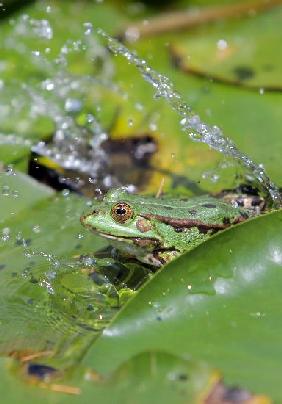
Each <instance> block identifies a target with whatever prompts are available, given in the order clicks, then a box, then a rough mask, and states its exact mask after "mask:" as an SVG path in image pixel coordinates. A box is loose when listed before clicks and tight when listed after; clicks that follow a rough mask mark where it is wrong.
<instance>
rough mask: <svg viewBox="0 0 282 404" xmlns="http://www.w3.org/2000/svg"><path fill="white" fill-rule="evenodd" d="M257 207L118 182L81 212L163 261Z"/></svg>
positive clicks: (147, 258)
mask: <svg viewBox="0 0 282 404" xmlns="http://www.w3.org/2000/svg"><path fill="white" fill-rule="evenodd" d="M253 215H254V211H253V210H251V209H247V208H244V207H241V206H238V204H236V205H234V204H230V203H228V202H225V201H224V200H222V199H219V198H217V197H214V196H210V195H201V196H195V197H191V198H186V197H178V198H176V197H171V196H169V195H167V196H166V195H164V196H161V197H158V198H156V197H154V196H150V195H138V194H132V193H129V192H128V191H127V190H126V189H123V188H119V189H113V190H111V191H109V192H108V193H107V194H105V196H104V197H103V199H102V200H101V201H96V202H95V203H94V205H93V207H92V210H91V211H90V212H89V213H86V214H84V215H82V216H81V219H80V220H81V223H82V225H83V226H84V227H86V228H88V229H90V230H91V231H94V232H95V233H97V234H99V235H100V236H102V237H105V238H107V239H109V241H110V244H111V245H112V246H113V247H115V248H117V249H118V250H119V251H121V252H122V253H123V254H126V255H127V256H129V257H134V258H135V259H137V260H138V261H140V262H142V263H145V264H149V265H151V266H153V267H161V266H163V265H164V264H167V263H168V262H170V261H171V260H173V259H174V258H176V257H177V256H179V255H180V254H183V253H184V252H186V251H189V250H192V249H193V248H195V247H197V246H198V245H199V244H201V243H203V242H204V241H206V240H207V239H208V238H210V237H211V236H212V235H214V234H215V233H217V232H220V231H222V230H225V229H227V228H228V227H230V226H232V225H235V224H238V223H241V222H243V221H245V220H246V219H248V218H250V217H251V216H253Z"/></svg>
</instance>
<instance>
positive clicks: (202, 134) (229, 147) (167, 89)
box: [96, 28, 282, 207]
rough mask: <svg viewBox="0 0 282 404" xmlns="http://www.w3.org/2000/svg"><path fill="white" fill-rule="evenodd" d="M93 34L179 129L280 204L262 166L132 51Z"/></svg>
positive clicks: (279, 196) (107, 38)
mask: <svg viewBox="0 0 282 404" xmlns="http://www.w3.org/2000/svg"><path fill="white" fill-rule="evenodd" d="M96 32H97V33H98V35H100V36H101V37H103V38H104V39H105V40H106V43H107V45H108V47H109V49H110V50H111V51H112V52H113V53H114V54H115V55H121V56H123V57H125V58H126V59H127V60H128V62H129V63H131V64H133V65H135V66H136V67H137V69H138V70H139V72H140V73H141V75H142V77H143V78H144V80H146V81H147V82H149V83H150V84H151V86H152V87H153V88H154V89H155V90H156V93H155V97H156V98H164V99H165V100H166V101H167V102H168V103H169V104H170V105H171V107H172V108H173V109H174V110H175V111H176V112H177V113H178V114H179V115H180V117H181V120H180V125H181V127H182V130H183V131H184V132H185V133H187V134H188V135H189V137H190V138H191V139H192V140H194V141H196V142H202V143H206V144H207V145H209V146H210V147H211V148H212V149H214V150H217V151H219V152H220V153H223V154H224V155H225V156H230V157H232V158H233V159H235V160H237V161H239V162H240V163H241V164H242V165H243V166H244V167H245V168H247V169H248V171H249V172H250V173H251V174H252V176H253V177H254V178H255V179H256V180H257V181H258V182H259V183H260V185H261V187H262V188H263V190H264V191H266V192H267V194H269V195H270V196H271V198H272V200H273V204H274V205H275V206H276V207H279V206H281V205H282V195H281V193H280V192H279V189H278V187H277V186H276V185H275V184H274V183H273V182H272V181H271V180H270V178H269V177H268V175H267V174H266V172H265V170H264V168H263V166H262V164H257V163H255V162H254V161H253V160H252V159H251V158H250V157H249V156H247V155H246V154H243V153H242V152H240V150H239V149H238V148H237V147H236V145H235V144H234V143H233V142H232V140H231V139H229V138H228V137H225V136H224V135H223V132H222V130H221V129H220V128H219V127H218V126H215V125H213V126H210V125H208V124H206V123H204V122H203V121H201V119H200V117H199V116H198V115H197V114H195V113H194V112H193V110H192V109H191V107H190V106H189V105H188V104H186V103H185V102H184V101H183V100H182V98H181V96H180V94H178V92H177V91H175V89H174V86H173V84H172V83H171V82H170V80H169V79H168V78H167V77H166V76H164V75H162V74H160V73H158V72H156V71H155V70H154V69H152V68H151V67H150V66H149V65H148V64H147V62H146V61H145V60H144V59H140V58H139V57H138V56H137V55H136V54H135V53H134V52H131V51H130V50H129V49H128V48H127V47H126V46H124V45H123V44H122V43H120V42H119V41H118V40H116V39H115V38H113V37H111V36H109V35H108V34H107V33H106V32H105V31H103V30H102V29H100V28H98V29H97V30H96Z"/></svg>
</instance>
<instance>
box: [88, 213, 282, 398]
mask: <svg viewBox="0 0 282 404" xmlns="http://www.w3.org/2000/svg"><path fill="white" fill-rule="evenodd" d="M281 226H282V214H281V211H280V212H275V213H271V214H268V215H265V216H262V217H259V218H257V219H254V220H250V221H249V222H246V223H244V224H242V225H239V226H236V227H235V228H232V229H229V230H227V231H225V232H223V233H221V234H219V235H217V236H215V237H213V238H212V239H210V240H209V241H207V242H206V243H204V244H202V245H201V246H199V247H198V248H196V249H195V250H193V251H191V252H190V253H187V254H186V255H184V256H182V257H180V258H179V259H177V260H175V261H174V262H172V263H171V264H169V265H167V266H166V267H165V268H164V269H163V270H162V271H161V272H160V273H159V274H158V275H157V276H155V278H154V279H153V280H152V281H151V282H149V283H148V284H147V285H146V287H145V288H143V289H142V290H140V292H139V294H138V295H137V296H136V297H135V299H133V300H132V301H131V302H130V303H129V304H128V305H127V306H126V307H125V308H124V309H123V310H122V311H121V313H120V314H119V315H118V316H117V318H116V319H115V321H114V322H113V324H112V325H111V326H110V327H109V328H108V329H107V330H106V331H105V332H104V334H103V336H102V337H101V338H100V339H99V340H98V341H97V342H96V344H95V345H94V346H93V347H92V348H91V350H90V351H89V352H88V354H87V356H86V358H85V363H87V364H89V365H90V364H91V365H92V366H94V364H95V367H96V369H98V370H99V369H101V370H104V371H109V370H110V369H113V368H115V367H116V366H117V365H118V364H120V363H121V362H122V361H124V360H125V359H126V358H129V357H131V356H132V355H135V354H137V353H139V352H142V351H144V350H152V349H153V350H154V349H161V350H165V351H166V352H170V353H174V354H181V355H186V356H188V357H192V358H194V359H196V360H199V359H201V360H206V361H207V362H208V363H210V364H211V365H213V366H215V367H217V368H218V369H219V370H220V371H221V372H222V373H223V374H224V377H225V379H226V380H227V382H228V383H232V384H236V385H239V386H241V387H244V388H248V389H249V390H251V391H255V392H256V393H265V394H269V395H270V396H271V397H274V398H276V400H277V402H279V401H280V400H281V388H280V377H279V375H280V372H281V361H280V352H281V335H282V334H281V333H282V330H281V324H282V323H281V316H282V312H281V305H280V303H279V302H280V299H281V293H280V289H281V282H282V278H281V277H282V275H281V274H282V272H281V266H282V261H281V256H282V252H281V234H282V232H281V228H282V227H281ZM117 346H118V349H117ZM107 358H108V360H107Z"/></svg>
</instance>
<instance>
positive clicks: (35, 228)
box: [32, 224, 41, 234]
mask: <svg viewBox="0 0 282 404" xmlns="http://www.w3.org/2000/svg"><path fill="white" fill-rule="evenodd" d="M32 231H33V232H34V233H36V234H38V233H40V232H41V228H40V226H39V225H38V224H37V225H35V226H33V228H32Z"/></svg>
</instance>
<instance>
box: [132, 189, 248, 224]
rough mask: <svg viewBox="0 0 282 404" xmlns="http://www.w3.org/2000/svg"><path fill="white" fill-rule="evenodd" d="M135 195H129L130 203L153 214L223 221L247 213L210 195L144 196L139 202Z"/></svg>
mask: <svg viewBox="0 0 282 404" xmlns="http://www.w3.org/2000/svg"><path fill="white" fill-rule="evenodd" d="M135 197H136V196H135V195H128V203H132V204H133V205H136V210H139V212H140V213H142V214H145V215H151V216H163V217H167V218H169V217H173V218H175V219H188V220H199V221H201V222H206V223H217V222H218V223H221V222H223V221H224V220H225V219H233V218H236V217H239V216H241V215H246V213H247V212H246V211H245V210H244V209H238V208H235V207H233V206H232V205H230V204H228V203H226V202H224V201H222V200H220V199H217V198H214V197H211V196H208V195H204V196H198V197H193V198H171V197H161V198H155V197H150V196H147V197H142V199H140V200H139V201H138V202H137V201H136V200H135Z"/></svg>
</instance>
